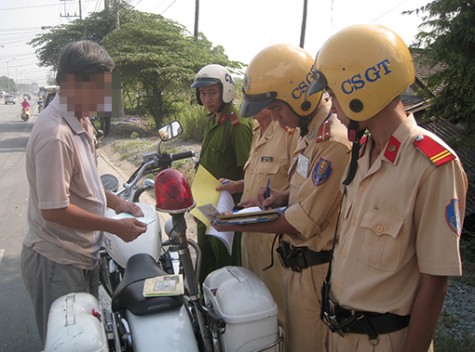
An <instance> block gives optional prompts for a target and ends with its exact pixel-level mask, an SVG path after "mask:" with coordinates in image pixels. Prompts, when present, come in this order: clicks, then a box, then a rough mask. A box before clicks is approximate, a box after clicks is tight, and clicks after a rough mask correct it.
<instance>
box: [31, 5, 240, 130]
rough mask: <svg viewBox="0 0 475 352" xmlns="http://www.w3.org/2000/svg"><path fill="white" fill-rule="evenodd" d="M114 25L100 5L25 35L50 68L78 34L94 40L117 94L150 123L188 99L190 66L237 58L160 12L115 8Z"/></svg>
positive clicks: (228, 62)
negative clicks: (112, 70)
mask: <svg viewBox="0 0 475 352" xmlns="http://www.w3.org/2000/svg"><path fill="white" fill-rule="evenodd" d="M120 22H121V26H120V28H119V29H115V17H114V15H113V14H111V13H109V12H107V11H102V12H97V13H94V14H92V15H91V16H89V17H87V18H86V19H84V20H75V21H73V22H72V23H71V24H69V25H62V26H58V27H54V28H53V29H51V30H50V31H49V32H48V33H44V34H41V35H39V36H38V37H36V38H35V39H33V40H32V41H31V43H30V44H31V45H33V46H34V47H37V48H38V49H37V50H36V53H37V55H38V57H39V59H40V61H41V65H42V66H52V67H53V68H56V64H57V61H58V56H59V53H60V51H61V49H62V48H63V47H64V45H66V44H67V43H69V42H71V41H74V40H79V39H91V40H95V41H97V42H100V43H101V44H102V45H104V47H105V48H106V49H107V50H108V52H109V53H110V55H111V57H112V58H113V60H114V62H115V63H116V72H118V73H120V75H121V78H122V90H123V95H124V97H125V98H126V99H125V101H126V103H127V105H128V106H131V105H132V106H133V107H134V108H135V112H142V113H150V114H151V115H152V116H153V118H154V120H155V124H156V126H157V127H158V126H160V125H161V124H162V121H163V119H164V118H166V117H167V116H170V115H173V114H175V113H176V111H175V110H174V109H176V107H178V106H182V105H180V104H175V102H177V101H181V102H183V101H187V102H190V98H191V97H192V96H193V95H194V92H193V91H192V90H191V89H190V84H191V82H192V80H193V77H194V75H195V74H196V72H197V71H198V70H199V69H200V68H201V67H203V66H205V65H207V64H210V63H217V64H221V65H223V66H226V67H229V68H230V69H231V70H239V69H241V68H242V64H241V63H240V62H237V61H231V60H229V59H228V57H227V56H226V54H225V52H224V48H223V47H222V46H220V45H218V46H213V45H212V43H211V42H210V41H209V40H207V39H206V37H205V36H204V35H203V34H202V33H200V34H199V35H198V37H197V38H196V37H194V36H192V35H191V34H190V33H189V32H188V31H187V30H186V28H185V27H183V26H182V25H180V24H179V23H177V22H174V21H171V20H168V19H166V18H164V17H163V16H160V15H156V14H150V13H144V12H140V11H136V10H134V9H133V8H131V7H130V6H128V5H127V4H122V5H121V8H120Z"/></svg>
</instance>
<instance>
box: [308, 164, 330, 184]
mask: <svg viewBox="0 0 475 352" xmlns="http://www.w3.org/2000/svg"><path fill="white" fill-rule="evenodd" d="M331 173H332V167H331V162H330V161H328V160H325V159H323V158H320V160H319V161H318V163H317V165H315V168H314V169H313V172H312V180H313V184H314V185H315V186H320V185H321V184H323V183H325V181H326V180H328V178H330V174H331Z"/></svg>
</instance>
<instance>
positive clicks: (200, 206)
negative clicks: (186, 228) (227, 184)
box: [191, 165, 234, 254]
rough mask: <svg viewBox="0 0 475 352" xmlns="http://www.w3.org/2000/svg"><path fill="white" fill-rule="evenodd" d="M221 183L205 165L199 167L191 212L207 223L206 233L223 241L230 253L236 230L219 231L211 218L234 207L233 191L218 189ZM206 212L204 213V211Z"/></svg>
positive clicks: (194, 185) (193, 190)
mask: <svg viewBox="0 0 475 352" xmlns="http://www.w3.org/2000/svg"><path fill="white" fill-rule="evenodd" d="M220 184H221V183H220V182H219V181H218V180H217V179H216V178H214V176H213V175H211V174H210V173H209V171H208V170H206V169H205V168H204V167H203V166H201V165H200V166H199V167H198V171H197V172H196V175H195V178H194V180H193V184H192V185H191V192H192V193H193V198H194V199H195V202H196V207H195V208H193V210H192V211H191V214H192V215H193V216H195V217H196V218H198V219H199V220H200V221H201V222H202V223H203V224H205V225H206V234H207V235H210V236H214V237H216V238H219V239H220V240H221V241H223V243H224V245H225V246H226V248H227V250H228V252H229V254H232V249H233V240H234V232H232V231H228V232H219V231H217V230H216V229H215V228H214V227H213V226H212V225H211V220H212V219H214V217H215V216H216V215H218V214H221V213H228V212H230V211H232V209H233V207H234V201H233V197H232V195H231V193H229V192H228V191H217V190H216V187H218V186H219V185H220ZM203 212H204V213H203Z"/></svg>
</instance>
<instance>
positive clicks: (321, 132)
mask: <svg viewBox="0 0 475 352" xmlns="http://www.w3.org/2000/svg"><path fill="white" fill-rule="evenodd" d="M330 136H331V132H330V120H326V121H325V122H324V123H322V124H321V125H320V127H319V128H318V131H317V143H320V142H323V141H324V140H327V139H328V138H330Z"/></svg>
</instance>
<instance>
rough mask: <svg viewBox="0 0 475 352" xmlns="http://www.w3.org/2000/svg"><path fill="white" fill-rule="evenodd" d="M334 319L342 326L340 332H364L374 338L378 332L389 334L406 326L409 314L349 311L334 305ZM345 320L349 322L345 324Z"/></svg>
mask: <svg viewBox="0 0 475 352" xmlns="http://www.w3.org/2000/svg"><path fill="white" fill-rule="evenodd" d="M334 312H335V315H334V317H335V319H336V320H337V321H338V323H339V325H340V326H342V328H341V332H343V333H345V332H349V333H355V334H366V335H368V336H369V338H370V339H375V338H377V337H378V335H380V334H389V333H391V332H394V331H398V330H401V329H403V328H406V327H407V326H408V325H409V319H410V317H411V316H410V315H404V316H402V315H397V314H393V313H373V312H360V311H351V310H349V309H345V308H342V307H341V306H338V305H337V306H334ZM345 322H349V323H348V324H345Z"/></svg>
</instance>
